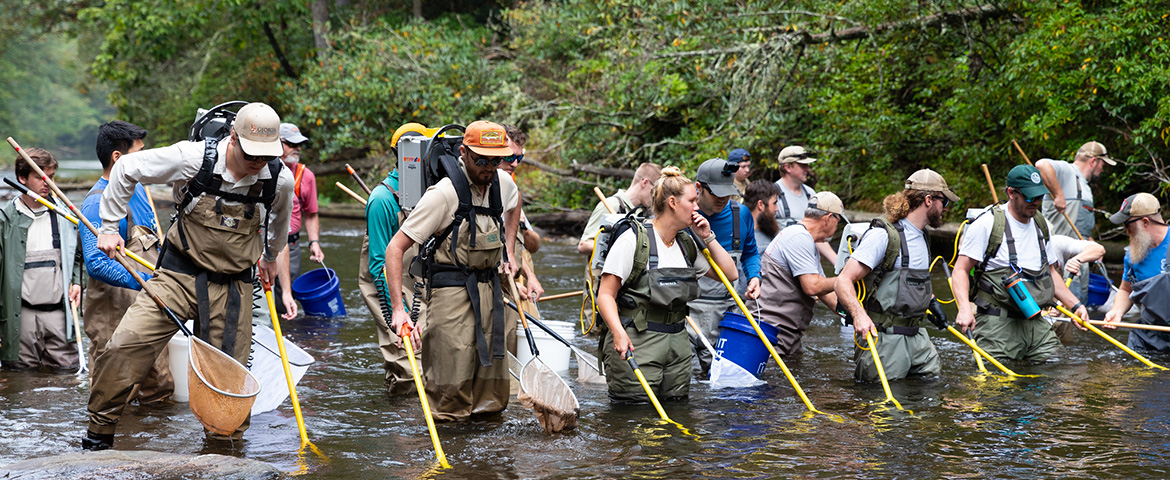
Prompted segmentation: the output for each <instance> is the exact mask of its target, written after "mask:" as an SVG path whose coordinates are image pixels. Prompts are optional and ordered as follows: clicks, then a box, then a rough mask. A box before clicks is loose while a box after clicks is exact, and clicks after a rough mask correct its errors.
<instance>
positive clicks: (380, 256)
mask: <svg viewBox="0 0 1170 480" xmlns="http://www.w3.org/2000/svg"><path fill="white" fill-rule="evenodd" d="M387 185H389V187H390V188H387ZM391 188H393V189H394V190H398V170H395V171H393V172H390V174H389V175H387V176H386V178H385V179H384V180H382V181H381V182H380V183H378V184H377V185H376V186H374V188H373V190H371V191H370V198H369V200H367V203H366V234H367V235H369V237H370V257H369V261H370V273H371V274H373V275H374V278H376V279H377V278H381V279H383V280H385V278H383V276H382V267H384V266H385V264H386V246H387V245H389V244H390V239H391V238H394V235H395V234H397V233H398V228H399V227H401V226H402V224H401V223H399V221H398V216H399V215H398V214H399V212H401V208H399V206H398V199H396V198H394V194H393V193H391V192H390V189H391Z"/></svg>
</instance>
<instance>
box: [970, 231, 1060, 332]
mask: <svg viewBox="0 0 1170 480" xmlns="http://www.w3.org/2000/svg"><path fill="white" fill-rule="evenodd" d="M993 214H994V215H995V217H994V221H993V223H992V227H991V239H990V240H988V247H987V252H985V253H984V256H983V262H981V263H980V264H979V267H978V268H977V269H976V273H975V281H974V282H972V289H973V290H974V292H973V293H974V294H975V295H974V298H975V300H974V303H975V312H976V313H979V314H983V315H990V316H993V317H999V316H1005V317H1011V318H1015V319H1023V318H1026V317H1025V315H1024V313H1023V312H1022V311H1021V310H1020V308H1019V307H1018V306H1016V303H1015V301H1013V300H1012V298H1011V295H1009V294H1008V290H1007V287H1005V286H1004V279H1005V278H1007V277H1010V276H1012V275H1015V274H1017V273H1018V274H1019V278H1021V279H1022V280H1023V281H1022V282H1020V283H1023V284H1024V286H1025V287H1026V288H1027V290H1028V293H1029V294H1031V296H1032V298H1033V299H1034V300H1035V301H1036V303H1037V305H1039V306H1040V307H1041V308H1044V307H1049V306H1051V305H1053V303H1052V299H1053V296H1054V295H1055V292H1056V288H1055V286H1054V285H1053V283H1052V275H1051V274H1050V272H1048V251H1047V249H1046V248H1045V246H1046V244H1047V242H1048V228H1047V223H1045V222H1044V219H1043V217H1042V216H1040V215H1037V216H1035V217H1033V218H1034V219H1035V220H1036V222H1035V225H1036V237H1037V239H1039V243H1040V270H1028V269H1023V268H1020V266H1019V256H1018V255H1017V254H1016V239H1015V237H1013V236H1012V229H1011V228H1008V227H1007V217H1006V214H1005V213H1004V212H1003V210H1001V209H998V208H997V209H993ZM1003 240H1007V248H1008V266H1006V267H1000V268H995V269H991V270H987V263H988V261H989V260H990V259H991V258H992V257H994V256H995V254H996V253H997V252H998V251H999V247H1001V246H1002V245H1001V244H1002V243H1003Z"/></svg>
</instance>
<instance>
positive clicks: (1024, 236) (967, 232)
mask: <svg viewBox="0 0 1170 480" xmlns="http://www.w3.org/2000/svg"><path fill="white" fill-rule="evenodd" d="M995 208H999V209H1001V210H1004V208H1003V207H1002V206H999V207H995ZM1003 214H1004V216H1005V217H1006V222H1005V227H1004V228H1005V229H1006V228H1010V229H1012V237H1013V238H1015V240H1016V257H1017V259H1016V261H1017V262H1018V264H1019V266H1020V268H1023V269H1026V270H1033V271H1037V270H1042V269H1041V265H1040V242H1039V240H1038V239H1037V238H1036V236H1037V235H1038V234H1039V231H1038V230H1039V229H1038V228H1036V221H1035V220H1031V219H1029V220H1028V223H1020V222H1018V221H1016V218H1015V217H1013V216H1012V214H1011V213H1010V212H1008V211H1007V210H1004V212H1003ZM994 223H995V220H994V216H993V215H991V214H990V213H988V214H985V215H981V216H980V217H979V218H977V219H975V221H974V222H972V223H971V224H970V225H967V228H965V229H963V239H962V240H961V241H960V243H959V254H960V255H966V256H967V257H969V258H971V259H972V260H975V261H976V262H982V261H983V253H984V252H986V251H987V242H988V240H989V238H990V237H991V227H992V225H994ZM1003 237H1004V238H1003V241H1001V242H1000V245H999V251H997V252H996V253H995V257H993V258H992V259H991V260H990V261H988V262H987V269H988V270H993V269H996V268H1002V267H1006V266H1008V259H1009V258H1010V257H1009V253H1008V241H1007V234H1006V232H1005V233H1004V236H1003ZM1046 247H1047V253H1048V262H1049V263H1051V264H1056V263H1059V260H1060V258H1059V257H1058V256H1057V254H1056V250H1055V249H1054V248H1052V242H1048V244H1047V245H1046Z"/></svg>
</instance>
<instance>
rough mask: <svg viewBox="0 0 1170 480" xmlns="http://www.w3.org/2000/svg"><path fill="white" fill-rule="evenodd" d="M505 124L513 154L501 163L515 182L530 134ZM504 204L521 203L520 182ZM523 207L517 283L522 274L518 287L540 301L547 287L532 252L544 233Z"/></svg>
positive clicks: (518, 231)
mask: <svg viewBox="0 0 1170 480" xmlns="http://www.w3.org/2000/svg"><path fill="white" fill-rule="evenodd" d="M503 127H504V131H506V132H508V148H510V149H512V154H511V155H508V156H506V157H504V160H503V161H502V162H500V168H499V169H500V171H501V172H503V173H504V174H506V175H508V176H509V177H512V180H513V181H515V180H516V176H515V173H516V167H518V166H520V162H523V161H524V145H525V144H526V143H528V134H526V133H524V131H523V130H520V129H519V128H518V127H515V126H512V125H503ZM504 203H507V204H516V205H521V195H520V186H519V185H517V186H516V193H515V198H505V199H504ZM519 208H520V222H519V228H517V233H516V240H517V241H518V242H520V245H522V246H523V247H524V248H523V249H522V250H521V249H517V250H516V251H517V252H519V255H517V256H516V259H515V260H516V262H515V263H516V265H517V266H518V267H519V269H520V273H519V274H518V275H517V282H519V280H520V277H523V280H524V283H522V284H519V283H518V284H517V286H518V287H519V286H521V285H523V288H524V290H525V293H526V294H527V295H528V298H529V299H531V300H532V301H533V302H536V301H539V300H540V296H541V295H544V287H542V286H541V285H540V279H539V278H537V277H536V266H535V265H533V264H532V261H531V260H532V255H530V254H532V253H536V251H537V250H540V234H538V233H536V231H535V230H533V229H532V224H531V223H528V216H527V215H525V213H524V207H523V206H520V207H519ZM525 259H527V260H525ZM510 289H511V287H509V286H508V283H507V282H505V285H504V291H505V292H509V291H511V290H510ZM508 314H509V315H516V316H517V317H516V318H517V321H518V320H519V318H520V317H519V315H520V314H519V313H518V312H515V311H513V310H511V309H508Z"/></svg>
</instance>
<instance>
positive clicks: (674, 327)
mask: <svg viewBox="0 0 1170 480" xmlns="http://www.w3.org/2000/svg"><path fill="white" fill-rule="evenodd" d="M621 321H622V328H629V327H631V326H634V319H633V318H630V317H621ZM634 328H635V329H637V327H636V326H635V327H634ZM686 328H687V326H686V324H685V323H682V322H678V323H658V322H650V321H647V322H646V330H647V331H651V332H658V333H678V332H681V331H683V330H686Z"/></svg>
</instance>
